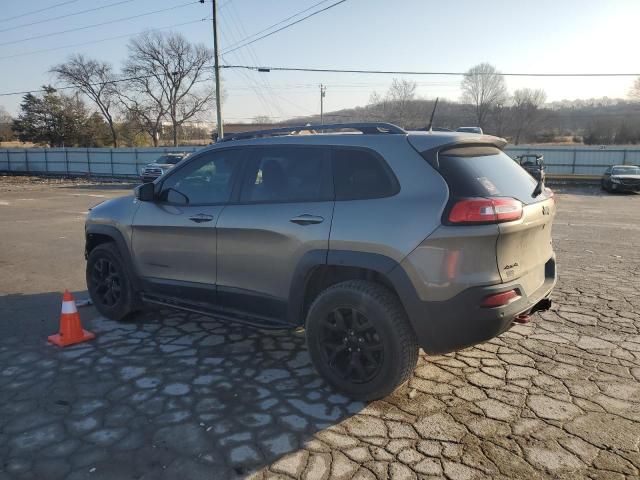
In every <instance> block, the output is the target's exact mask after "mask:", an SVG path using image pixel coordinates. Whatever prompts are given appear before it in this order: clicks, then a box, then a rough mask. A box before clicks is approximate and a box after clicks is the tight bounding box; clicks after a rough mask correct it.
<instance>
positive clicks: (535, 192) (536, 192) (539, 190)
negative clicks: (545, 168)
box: [531, 176, 544, 198]
mask: <svg viewBox="0 0 640 480" xmlns="http://www.w3.org/2000/svg"><path fill="white" fill-rule="evenodd" d="M543 188H544V180H543V179H542V176H541V177H540V180H538V183H536V188H534V189H533V192H531V196H532V197H533V198H536V197H538V196H539V195H540V194H541V193H542V189H543Z"/></svg>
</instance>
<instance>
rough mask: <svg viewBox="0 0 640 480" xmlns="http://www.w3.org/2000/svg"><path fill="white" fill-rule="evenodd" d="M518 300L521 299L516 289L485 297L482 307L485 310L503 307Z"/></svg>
mask: <svg viewBox="0 0 640 480" xmlns="http://www.w3.org/2000/svg"><path fill="white" fill-rule="evenodd" d="M518 298H520V295H519V294H518V291H517V290H516V289H515V288H514V289H513V290H508V291H506V292H502V293H495V294H493V295H489V296H488V297H485V299H484V300H483V301H482V303H481V304H480V306H481V307H485V308H492V307H502V306H504V305H507V304H509V303H511V302H513V301H514V300H517V299H518Z"/></svg>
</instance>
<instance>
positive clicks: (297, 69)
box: [220, 64, 640, 77]
mask: <svg viewBox="0 0 640 480" xmlns="http://www.w3.org/2000/svg"><path fill="white" fill-rule="evenodd" d="M220 68H243V69H246V70H256V71H260V72H270V71H282V72H321V73H358V74H370V75H379V74H382V75H442V76H465V75H468V74H469V72H446V71H443V72H433V71H431V72H429V71H418V70H364V69H346V68H311V67H271V66H256V65H229V64H225V65H220ZM477 75H500V76H503V77H638V76H640V73H605V72H602V73H595V72H591V73H574V72H568V73H540V72H528V73H523V72H491V73H482V72H478V73H477Z"/></svg>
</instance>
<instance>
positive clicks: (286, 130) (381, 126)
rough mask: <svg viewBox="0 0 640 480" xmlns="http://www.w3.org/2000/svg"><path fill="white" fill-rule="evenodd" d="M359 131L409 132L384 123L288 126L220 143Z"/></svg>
mask: <svg viewBox="0 0 640 480" xmlns="http://www.w3.org/2000/svg"><path fill="white" fill-rule="evenodd" d="M343 129H352V130H358V131H360V132H361V133H363V134H378V133H393V134H406V133H407V132H406V131H405V130H403V129H402V128H400V127H398V126H397V125H393V124H392V123H384V122H369V123H329V124H324V125H320V124H313V125H311V124H309V125H288V126H285V127H281V128H270V129H269V130H254V131H253V132H238V133H231V134H228V135H225V136H224V137H223V138H222V139H220V140H218V141H219V142H230V141H233V140H247V139H250V138H258V137H277V136H280V135H297V134H299V133H300V132H305V131H318V130H319V131H322V132H324V131H327V130H343Z"/></svg>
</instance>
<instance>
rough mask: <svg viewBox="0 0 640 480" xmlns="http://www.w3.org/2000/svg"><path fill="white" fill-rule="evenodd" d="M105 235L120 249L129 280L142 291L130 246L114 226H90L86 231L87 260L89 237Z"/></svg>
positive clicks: (87, 255)
mask: <svg viewBox="0 0 640 480" xmlns="http://www.w3.org/2000/svg"><path fill="white" fill-rule="evenodd" d="M92 234H95V235H104V236H107V237H109V238H112V239H113V241H114V243H115V244H116V247H117V248H118V252H119V253H120V256H121V257H122V260H123V262H124V265H125V268H126V269H127V270H128V273H129V278H130V279H131V282H132V283H133V286H134V288H135V289H136V290H138V291H140V290H142V282H141V281H140V277H139V276H138V274H137V272H136V268H135V266H134V264H133V259H132V258H131V251H130V250H129V246H128V244H127V241H126V240H125V238H124V235H123V234H122V232H121V231H120V230H118V229H117V228H116V227H115V226H113V225H90V226H88V227H87V229H86V231H85V258H88V257H89V251H88V248H87V245H88V243H89V242H88V240H89V235H92Z"/></svg>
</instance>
